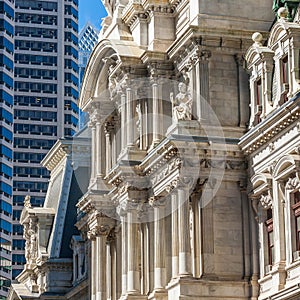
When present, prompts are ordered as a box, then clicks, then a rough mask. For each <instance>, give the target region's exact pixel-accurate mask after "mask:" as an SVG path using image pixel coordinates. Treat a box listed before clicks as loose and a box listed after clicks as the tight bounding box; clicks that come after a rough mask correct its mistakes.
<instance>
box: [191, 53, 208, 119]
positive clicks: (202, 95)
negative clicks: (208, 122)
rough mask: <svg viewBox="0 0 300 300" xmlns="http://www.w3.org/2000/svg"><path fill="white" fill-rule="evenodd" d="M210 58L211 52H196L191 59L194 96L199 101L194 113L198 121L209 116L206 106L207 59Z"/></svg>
mask: <svg viewBox="0 0 300 300" xmlns="http://www.w3.org/2000/svg"><path fill="white" fill-rule="evenodd" d="M210 56H211V52H210V51H208V50H203V51H198V54H197V55H196V56H194V57H193V58H192V60H193V62H194V64H195V72H194V74H195V77H196V78H195V83H196V95H197V97H198V98H199V99H200V101H197V102H196V105H197V107H196V111H197V117H198V120H202V119H207V118H208V117H209V116H208V115H207V112H208V107H207V106H208V105H207V103H208V104H209V103H210V100H209V68H208V59H209V58H210Z"/></svg>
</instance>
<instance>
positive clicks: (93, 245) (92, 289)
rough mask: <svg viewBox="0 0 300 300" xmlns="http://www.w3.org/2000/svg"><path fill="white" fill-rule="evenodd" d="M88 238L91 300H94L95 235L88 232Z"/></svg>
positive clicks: (95, 283)
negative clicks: (89, 244)
mask: <svg viewBox="0 0 300 300" xmlns="http://www.w3.org/2000/svg"><path fill="white" fill-rule="evenodd" d="M89 239H90V240H91V260H90V267H91V269H90V284H91V290H90V291H91V294H90V298H91V300H96V285H97V281H96V280H97V279H96V273H97V272H96V264H97V244H96V236H95V235H94V234H92V233H91V232H89Z"/></svg>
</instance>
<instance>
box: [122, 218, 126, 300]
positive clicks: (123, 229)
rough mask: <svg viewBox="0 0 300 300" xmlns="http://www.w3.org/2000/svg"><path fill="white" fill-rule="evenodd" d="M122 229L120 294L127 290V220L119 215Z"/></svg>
mask: <svg viewBox="0 0 300 300" xmlns="http://www.w3.org/2000/svg"><path fill="white" fill-rule="evenodd" d="M121 223H122V229H121V235H122V236H121V238H122V295H125V294H126V292H127V222H126V220H125V217H124V216H123V217H121Z"/></svg>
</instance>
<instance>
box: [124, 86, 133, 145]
mask: <svg viewBox="0 0 300 300" xmlns="http://www.w3.org/2000/svg"><path fill="white" fill-rule="evenodd" d="M126 98H127V99H126V100H127V102H126V110H127V147H129V148H133V147H134V126H135V122H134V111H133V102H134V101H133V93H132V89H131V88H130V87H127V88H126Z"/></svg>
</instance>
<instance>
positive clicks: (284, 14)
mask: <svg viewBox="0 0 300 300" xmlns="http://www.w3.org/2000/svg"><path fill="white" fill-rule="evenodd" d="M277 14H278V17H279V18H280V19H286V18H287V17H288V14H289V12H288V10H287V8H285V7H280V8H279V9H278V11H277Z"/></svg>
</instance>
